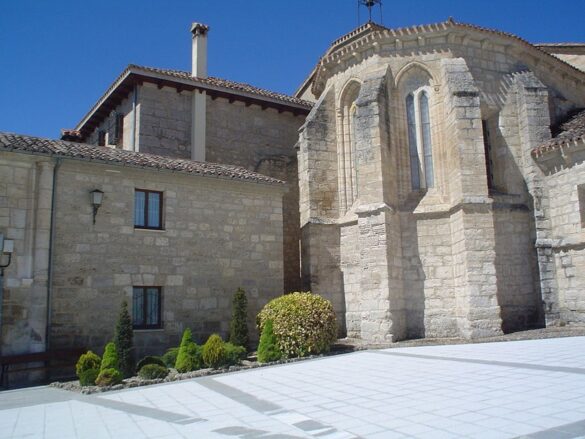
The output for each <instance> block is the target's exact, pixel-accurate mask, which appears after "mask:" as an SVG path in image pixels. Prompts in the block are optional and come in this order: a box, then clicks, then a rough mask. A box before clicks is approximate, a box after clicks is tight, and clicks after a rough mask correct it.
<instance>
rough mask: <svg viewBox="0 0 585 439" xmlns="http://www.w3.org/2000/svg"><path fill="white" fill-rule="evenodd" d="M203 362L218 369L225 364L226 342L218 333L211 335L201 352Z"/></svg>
mask: <svg viewBox="0 0 585 439" xmlns="http://www.w3.org/2000/svg"><path fill="white" fill-rule="evenodd" d="M201 354H202V357H203V363H204V364H205V365H206V366H207V367H213V368H214V369H217V368H218V367H221V366H223V365H224V364H225V359H226V358H225V357H226V352H225V343H224V341H223V340H222V339H221V337H220V336H219V335H218V334H212V335H210V336H209V338H208V339H207V341H206V342H205V344H204V345H203V350H202V352H201Z"/></svg>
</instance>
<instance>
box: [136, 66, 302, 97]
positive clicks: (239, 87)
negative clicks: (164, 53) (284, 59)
mask: <svg viewBox="0 0 585 439" xmlns="http://www.w3.org/2000/svg"><path fill="white" fill-rule="evenodd" d="M128 69H130V70H142V71H145V72H151V73H158V74H161V75H166V76H170V77H173V78H178V79H185V80H189V81H194V82H199V83H202V84H207V85H211V86H215V87H223V88H227V89H230V90H234V91H240V92H244V93H251V94H255V95H258V96H263V97H266V98H270V99H276V100H279V101H282V102H286V103H289V104H296V105H303V106H307V107H311V106H312V105H313V104H312V103H310V102H308V101H305V100H303V99H299V98H295V97H293V96H289V95H286V94H283V93H276V92H274V91H270V90H266V89H264V88H258V87H254V86H253V85H250V84H246V83H243V82H235V81H230V80H227V79H221V78H215V77H213V76H209V77H207V78H196V77H195V78H194V77H193V76H191V73H189V72H185V71H182V70H170V69H157V68H155V67H146V66H138V65H136V64H130V65H129V66H128Z"/></svg>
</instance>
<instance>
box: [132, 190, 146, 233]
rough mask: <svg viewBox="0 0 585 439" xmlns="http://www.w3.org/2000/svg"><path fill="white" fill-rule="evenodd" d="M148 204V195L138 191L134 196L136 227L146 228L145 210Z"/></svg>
mask: <svg viewBox="0 0 585 439" xmlns="http://www.w3.org/2000/svg"><path fill="white" fill-rule="evenodd" d="M145 204H146V193H144V192H141V191H136V192H135V194H134V225H135V226H139V227H145V226H146V224H145V223H144V209H145Z"/></svg>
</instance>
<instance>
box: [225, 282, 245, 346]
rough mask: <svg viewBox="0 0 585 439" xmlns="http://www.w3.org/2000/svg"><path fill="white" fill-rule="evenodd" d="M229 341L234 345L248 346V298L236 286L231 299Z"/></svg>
mask: <svg viewBox="0 0 585 439" xmlns="http://www.w3.org/2000/svg"><path fill="white" fill-rule="evenodd" d="M229 341H230V343H232V344H235V345H236V346H243V347H244V348H246V349H247V348H248V299H247V298H246V292H245V291H244V290H242V289H241V288H238V291H236V292H235V294H234V298H233V300H232V320H231V321H230V340H229Z"/></svg>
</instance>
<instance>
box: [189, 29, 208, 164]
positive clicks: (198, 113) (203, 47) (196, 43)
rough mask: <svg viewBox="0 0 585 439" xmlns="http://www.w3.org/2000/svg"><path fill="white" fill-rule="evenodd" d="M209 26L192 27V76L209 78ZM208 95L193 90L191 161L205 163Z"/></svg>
mask: <svg viewBox="0 0 585 439" xmlns="http://www.w3.org/2000/svg"><path fill="white" fill-rule="evenodd" d="M208 31H209V26H206V25H205V24H201V23H193V24H192V25H191V34H192V36H193V47H192V58H191V63H192V67H191V76H193V77H197V78H201V79H205V78H207V32H208ZM206 111H207V93H205V92H204V91H201V90H197V89H195V90H193V95H192V98H191V160H197V161H199V162H204V161H205V143H206V126H207V118H206Z"/></svg>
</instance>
